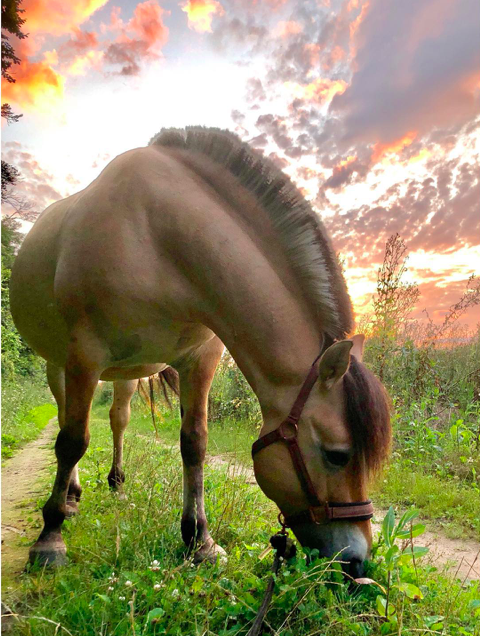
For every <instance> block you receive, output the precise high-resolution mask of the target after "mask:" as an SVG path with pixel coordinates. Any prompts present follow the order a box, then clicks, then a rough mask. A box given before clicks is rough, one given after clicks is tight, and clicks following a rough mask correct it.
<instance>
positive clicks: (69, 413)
mask: <svg viewBox="0 0 480 636" xmlns="http://www.w3.org/2000/svg"><path fill="white" fill-rule="evenodd" d="M11 307H12V313H13V317H14V320H15V323H16V325H17V327H18V329H19V331H20V333H21V334H22V335H23V336H24V337H25V339H26V340H27V341H28V342H29V344H30V345H31V346H32V347H33V348H34V349H35V350H36V351H37V352H38V353H39V354H40V355H42V356H43V357H44V358H45V359H46V360H47V361H48V363H49V369H51V370H53V371H54V370H55V369H56V371H55V373H56V376H57V380H53V379H52V377H53V375H55V373H50V382H51V384H52V388H53V385H54V383H55V382H57V386H58V387H63V386H64V387H65V413H64V416H62V419H63V422H62V428H61V430H60V432H59V435H58V438H57V442H56V445H55V450H56V455H57V462H58V468H57V476H56V479H55V483H54V486H53V492H52V495H51V497H50V499H49V500H48V501H47V503H46V504H45V506H44V509H43V517H44V522H45V525H44V528H43V530H42V532H41V534H40V536H39V538H38V540H37V542H36V543H35V544H34V545H33V546H32V548H31V551H30V558H31V560H36V559H38V560H39V561H40V562H43V563H62V562H64V560H65V554H66V547H65V544H64V542H63V539H62V535H61V527H62V523H63V521H64V518H65V515H66V513H67V507H66V505H67V504H66V498H67V494H68V492H69V488H70V489H72V487H73V492H74V494H77V493H75V483H76V482H75V475H74V476H73V479H74V482H73V486H72V485H71V484H72V481H71V480H72V472H73V471H74V469H75V466H76V465H77V463H78V461H79V460H80V458H81V457H82V456H83V454H84V453H85V450H86V448H87V445H88V441H89V431H88V419H89V410H90V405H91V401H92V396H93V393H94V390H95V387H96V385H97V382H98V380H99V379H105V380H132V379H135V378H138V377H141V376H146V375H149V374H150V373H151V372H152V365H153V366H155V365H156V364H157V362H158V361H159V360H162V361H163V362H164V363H165V364H168V365H171V366H172V367H174V368H175V369H176V370H177V371H178V373H179V376H180V402H181V407H182V425H181V452H182V458H183V470H184V508H183V515H182V536H183V540H184V541H185V543H186V544H187V545H188V546H192V545H195V546H196V547H197V553H196V559H197V560H201V559H204V558H209V559H214V558H216V556H217V555H218V554H219V553H222V552H223V550H222V548H220V547H219V546H218V545H217V544H215V542H214V540H213V539H212V537H211V536H210V533H209V531H208V527H207V519H206V517H205V511H204V501H203V463H204V459H205V449H206V443H207V396H208V391H209V388H210V384H211V381H212V378H213V375H214V372H215V368H216V365H217V363H218V361H219V359H220V356H221V354H222V351H223V344H222V343H225V345H226V346H227V347H228V349H229V350H230V352H231V353H232V355H233V357H234V359H235V360H236V362H237V363H238V365H239V367H240V369H241V370H242V372H243V373H244V375H245V376H246V378H247V380H248V382H249V384H250V386H251V387H252V389H253V391H254V392H255V394H256V396H257V398H258V400H259V402H260V406H261V409H262V415H263V428H262V431H261V435H265V434H267V433H270V432H272V431H274V430H275V429H277V428H278V426H279V424H280V423H281V422H282V421H283V420H284V419H285V417H286V415H287V414H288V413H289V411H290V409H291V407H292V404H294V403H296V400H297V396H298V394H299V391H300V388H301V387H302V384H303V382H304V380H305V377H306V376H307V375H309V377H312V376H311V373H309V369H310V367H311V364H312V361H313V360H314V359H317V357H318V356H319V354H320V353H321V354H323V355H322V356H321V358H320V359H319V361H318V362H317V363H316V365H317V366H316V370H315V377H317V376H318V381H317V382H316V384H315V385H314V386H313V384H312V388H311V389H310V390H309V393H308V399H307V400H306V403H305V405H304V407H303V409H301V415H300V419H299V421H298V436H296V437H295V442H296V448H297V450H298V453H297V456H298V454H299V455H300V456H301V458H300V459H301V462H303V465H304V470H303V469H302V470H303V473H301V472H299V462H300V459H298V457H297V459H295V458H294V457H293V455H292V456H290V454H289V450H291V446H290V445H289V444H286V443H275V444H274V443H272V444H269V445H268V447H264V448H263V450H261V452H256V453H255V457H254V468H255V474H256V478H257V481H258V483H259V485H260V487H261V488H262V490H263V491H264V492H265V494H266V495H267V496H268V497H270V498H271V499H273V500H274V501H275V502H276V503H277V504H278V506H279V507H280V509H281V510H282V512H283V513H284V514H285V515H287V516H289V517H290V518H291V519H292V523H291V524H290V525H291V526H292V529H293V531H294V533H295V534H296V536H297V537H298V538H299V540H300V542H301V543H303V544H304V545H306V546H309V547H311V548H318V549H319V550H320V553H321V554H322V555H328V556H330V555H333V554H335V553H337V552H339V551H342V559H343V560H345V561H347V562H349V563H350V572H351V573H352V574H353V575H357V576H358V574H359V572H360V571H361V569H362V567H361V564H362V562H363V561H364V559H365V558H367V556H368V553H369V549H370V544H371V528H370V522H369V520H368V518H369V516H371V515H366V517H365V518H363V520H362V516H361V514H360V513H359V514H357V515H356V518H352V517H354V515H353V514H352V515H351V516H347V517H346V518H339V519H337V518H336V517H333V516H332V517H331V518H330V520H329V521H322V520H319V518H317V517H316V516H315V515H314V514H313V513H312V514H311V518H310V517H308V518H307V516H305V514H303V513H302V512H301V511H303V510H305V508H307V507H308V506H310V507H309V508H308V510H309V512H312V511H313V508H312V505H311V498H312V496H314V498H316V500H317V501H319V502H321V503H322V505H325V510H326V511H327V512H329V511H330V512H331V511H332V510H333V508H332V507H329V505H328V504H327V502H337V503H335V504H332V506H341V507H342V508H338V510H340V511H341V510H342V509H345V507H347V508H348V505H349V504H350V505H352V506H353V507H352V510H354V509H356V508H358V506H357V505H356V502H362V503H361V506H360V508H361V510H363V511H364V510H365V505H366V504H365V502H364V500H365V498H366V488H367V483H368V478H369V474H370V473H371V472H372V471H373V470H375V469H376V468H377V467H378V466H379V465H380V464H381V462H382V461H383V460H384V459H385V457H386V454H387V452H388V446H389V440H390V425H389V415H388V403H387V399H386V396H385V393H384V391H383V388H382V386H381V384H380V383H379V382H378V380H376V379H375V378H374V377H373V376H372V374H371V373H369V371H368V370H367V369H366V368H365V367H364V366H363V365H362V364H361V357H362V349H363V336H354V337H353V338H352V339H351V340H345V338H346V337H347V336H348V334H349V333H350V332H351V330H352V327H353V321H352V309H351V303H350V299H349V296H348V293H347V290H346V286H345V282H344V279H343V276H342V272H341V268H340V267H339V265H338V262H337V259H336V256H335V253H334V252H333V250H332V247H331V245H330V243H329V240H328V238H327V236H326V234H325V231H324V228H323V226H322V224H321V222H320V220H319V218H318V216H317V215H316V214H315V213H314V212H313V211H312V209H311V207H310V206H309V204H308V203H307V202H306V201H305V199H304V198H303V197H302V195H301V194H300V193H299V191H298V190H297V189H296V188H295V186H294V185H293V184H292V182H291V181H290V180H289V178H288V177H287V176H286V175H284V174H283V173H282V172H281V171H280V170H279V169H278V168H276V167H275V166H274V164H272V163H271V162H270V161H269V160H267V159H265V158H264V157H263V156H261V155H260V154H258V153H257V152H255V151H254V150H252V149H251V148H250V147H249V146H248V145H247V144H245V143H242V142H241V141H240V139H238V137H236V136H235V135H233V134H231V133H228V132H225V131H220V130H217V129H204V128H200V127H192V128H187V129H186V130H164V131H162V132H160V133H159V134H158V135H157V136H156V137H154V138H153V139H152V141H151V142H150V144H149V145H148V146H147V147H145V148H138V149H135V150H131V151H129V152H126V153H125V154H123V155H120V156H119V157H117V158H116V159H114V160H113V161H112V162H111V163H110V164H109V165H108V166H107V167H106V168H105V170H103V172H102V173H101V174H100V176H99V177H98V178H97V179H96V180H95V181H94V182H93V183H92V184H90V185H89V186H88V187H87V188H86V189H85V190H83V191H81V192H79V193H77V194H75V195H73V196H71V197H68V198H67V199H64V200H62V201H59V202H57V203H54V204H53V205H52V206H50V207H49V208H48V209H47V210H46V211H45V212H44V213H43V214H42V216H41V217H40V218H39V219H38V221H37V223H36V224H35V226H34V227H33V229H32V230H31V232H30V233H29V234H28V235H27V237H26V238H25V241H24V243H23V245H22V248H21V249H20V252H19V254H18V257H17V259H16V262H15V266H14V268H13V272H12V281H11ZM157 370H158V369H157V367H156V366H155V368H154V371H157ZM63 378H64V379H63ZM60 390H63V389H62V388H60V389H59V391H60ZM54 393H55V389H54ZM57 393H58V391H57ZM301 462H300V463H301ZM305 474H307V477H305ZM306 479H307V481H308V480H309V481H310V486H309V489H306V487H305V483H306V481H305V480H306ZM312 490H313V491H314V495H312ZM70 492H71V493H72V490H70ZM78 494H79V492H78ZM362 506H363V507H362ZM359 510H360V509H359ZM298 513H300V514H298Z"/></svg>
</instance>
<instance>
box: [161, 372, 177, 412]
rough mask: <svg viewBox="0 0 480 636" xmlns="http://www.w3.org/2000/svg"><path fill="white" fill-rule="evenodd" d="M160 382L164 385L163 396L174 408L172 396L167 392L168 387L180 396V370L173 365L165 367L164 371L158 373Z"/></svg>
mask: <svg viewBox="0 0 480 636" xmlns="http://www.w3.org/2000/svg"><path fill="white" fill-rule="evenodd" d="M158 382H159V384H160V386H161V387H162V391H163V397H164V398H165V401H166V403H167V404H168V406H169V407H170V408H172V404H171V402H170V397H169V395H168V392H167V387H168V388H169V389H170V391H172V393H173V394H174V395H176V396H177V397H180V379H179V376H178V371H175V369H174V368H173V367H165V369H164V370H163V371H160V372H159V373H158Z"/></svg>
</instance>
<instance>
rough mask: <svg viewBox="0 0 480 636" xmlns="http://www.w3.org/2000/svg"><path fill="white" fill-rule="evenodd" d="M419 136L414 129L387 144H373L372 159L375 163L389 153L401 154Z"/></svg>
mask: <svg viewBox="0 0 480 636" xmlns="http://www.w3.org/2000/svg"><path fill="white" fill-rule="evenodd" d="M416 136H417V131H416V130H412V131H410V132H408V133H407V134H406V135H404V136H403V137H401V138H400V139H396V140H395V141H393V142H391V143H387V144H381V143H376V144H375V145H374V146H373V154H372V161H373V163H377V162H378V161H380V159H382V158H383V157H384V156H385V155H387V154H399V153H400V152H402V150H403V149H404V148H406V147H407V146H410V144H411V143H412V142H413V141H414V139H415V137H416Z"/></svg>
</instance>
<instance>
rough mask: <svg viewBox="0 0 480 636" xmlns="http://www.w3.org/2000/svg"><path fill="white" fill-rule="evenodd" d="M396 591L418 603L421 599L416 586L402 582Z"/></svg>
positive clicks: (421, 595)
mask: <svg viewBox="0 0 480 636" xmlns="http://www.w3.org/2000/svg"><path fill="white" fill-rule="evenodd" d="M398 589H399V590H400V592H403V593H404V594H405V595H406V596H408V598H411V599H413V600H414V601H419V600H420V599H422V598H423V594H422V591H421V590H420V589H419V588H418V587H417V586H416V585H413V583H403V582H402V583H400V584H399V585H398Z"/></svg>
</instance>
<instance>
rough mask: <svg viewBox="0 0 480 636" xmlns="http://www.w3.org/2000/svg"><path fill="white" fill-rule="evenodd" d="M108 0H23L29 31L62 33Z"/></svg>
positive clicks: (31, 32) (74, 26) (86, 17)
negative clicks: (63, 0) (65, 0)
mask: <svg viewBox="0 0 480 636" xmlns="http://www.w3.org/2000/svg"><path fill="white" fill-rule="evenodd" d="M107 2H108V0H68V2H62V1H61V0H60V1H58V0H53V1H52V0H23V2H22V7H21V8H22V9H24V10H25V15H24V17H25V18H26V19H27V22H26V24H25V28H24V31H26V32H27V33H30V34H33V33H51V34H53V35H62V34H63V33H68V31H70V30H71V29H74V28H76V27H78V25H79V24H82V23H83V22H85V20H87V19H88V18H89V17H90V16H91V15H92V14H93V13H95V11H97V10H98V9H100V8H101V7H103V6H104V5H105V4H106V3H107Z"/></svg>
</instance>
